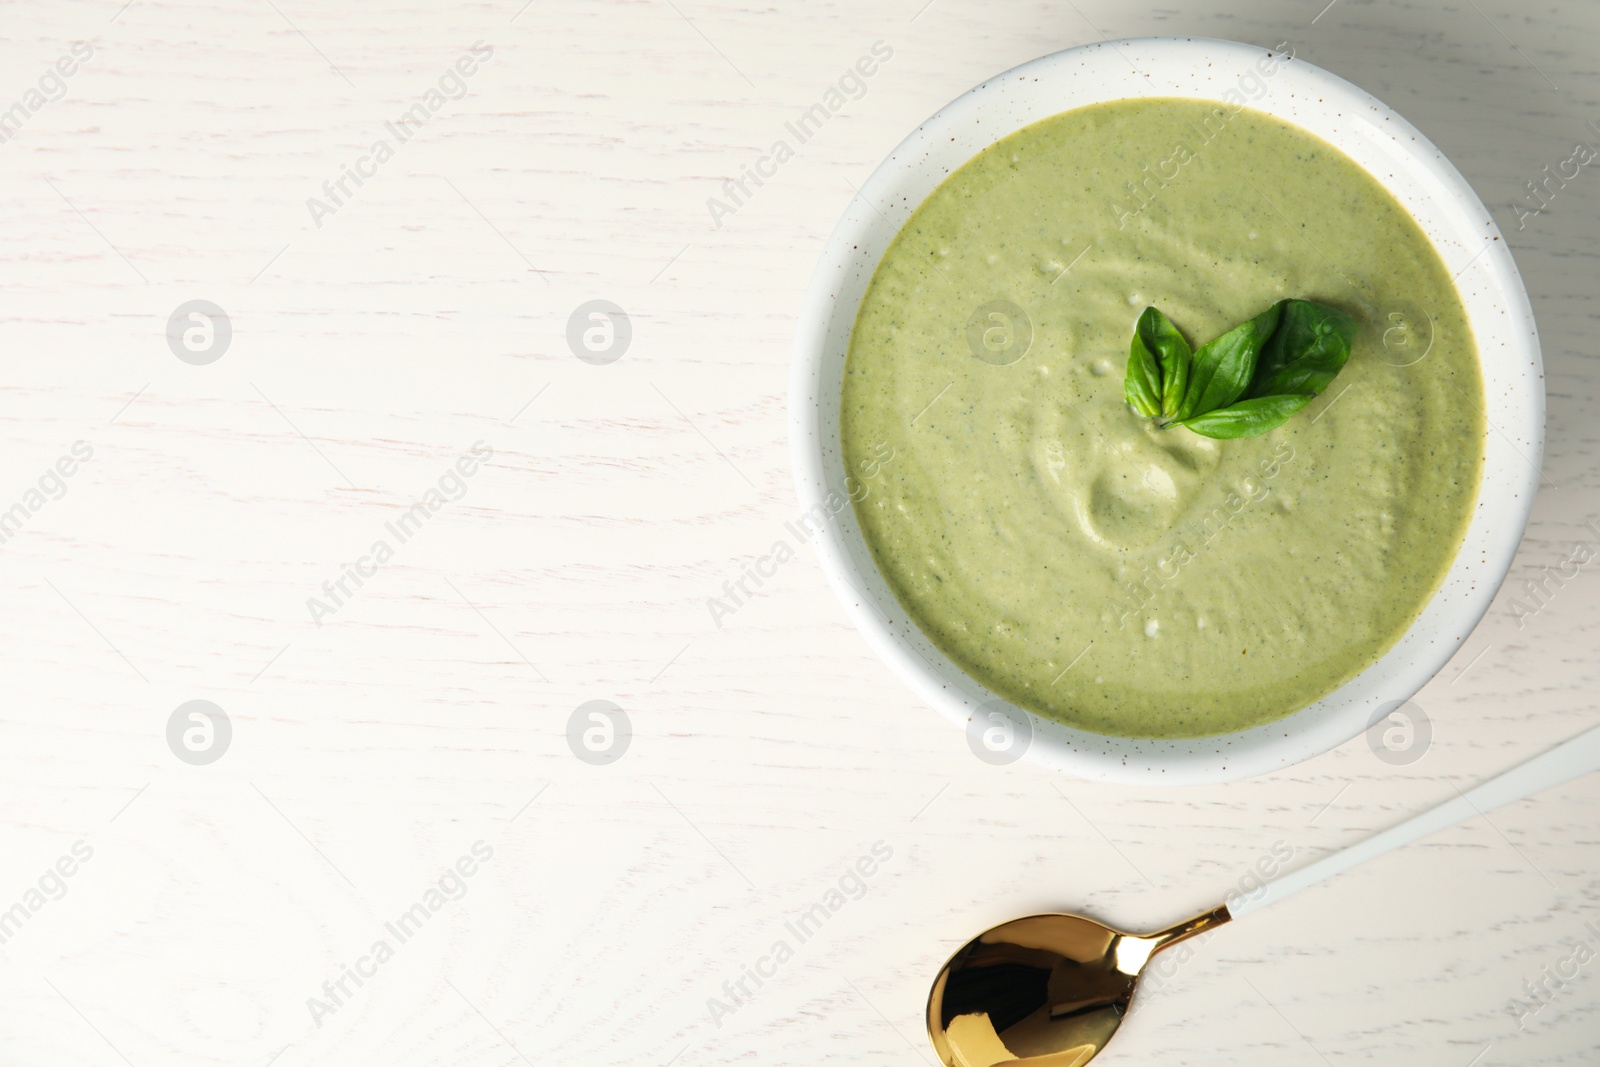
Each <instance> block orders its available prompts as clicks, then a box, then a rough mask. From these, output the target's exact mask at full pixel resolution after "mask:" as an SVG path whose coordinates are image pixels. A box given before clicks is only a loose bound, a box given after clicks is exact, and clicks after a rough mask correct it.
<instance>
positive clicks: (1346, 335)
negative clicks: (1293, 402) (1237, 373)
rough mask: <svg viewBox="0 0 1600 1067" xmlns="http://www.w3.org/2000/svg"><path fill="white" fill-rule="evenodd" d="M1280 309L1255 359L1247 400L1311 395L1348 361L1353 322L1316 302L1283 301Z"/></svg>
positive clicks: (1352, 335) (1338, 312) (1354, 332)
mask: <svg viewBox="0 0 1600 1067" xmlns="http://www.w3.org/2000/svg"><path fill="white" fill-rule="evenodd" d="M1280 306H1281V307H1282V308H1283V315H1282V317H1281V318H1280V319H1279V320H1278V328H1277V329H1276V330H1274V331H1273V333H1272V336H1271V337H1270V338H1269V339H1268V340H1267V343H1266V345H1265V346H1264V347H1263V348H1262V349H1261V356H1260V358H1259V359H1257V360H1256V371H1255V377H1254V378H1252V379H1251V381H1250V391H1249V392H1248V393H1247V394H1246V395H1247V396H1251V397H1259V396H1278V395H1281V394H1284V393H1308V394H1311V395H1315V394H1317V393H1320V392H1322V391H1323V390H1324V389H1326V388H1327V387H1328V383H1329V382H1331V381H1333V378H1334V375H1336V374H1338V373H1339V371H1340V370H1341V369H1343V367H1344V365H1345V361H1346V360H1348V359H1349V358H1350V344H1351V342H1352V341H1354V340H1355V336H1356V325H1357V324H1356V320H1355V319H1353V318H1351V317H1350V316H1349V315H1346V314H1345V313H1344V312H1342V311H1340V310H1339V309H1338V308H1336V307H1329V306H1328V305H1327V304H1319V303H1317V302H1316V301H1314V300H1285V301H1282V302H1281V305H1280Z"/></svg>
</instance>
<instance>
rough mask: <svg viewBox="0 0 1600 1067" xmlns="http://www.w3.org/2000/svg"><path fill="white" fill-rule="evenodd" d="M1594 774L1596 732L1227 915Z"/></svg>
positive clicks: (1599, 748)
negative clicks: (1543, 791)
mask: <svg viewBox="0 0 1600 1067" xmlns="http://www.w3.org/2000/svg"><path fill="white" fill-rule="evenodd" d="M1594 770H1600V727H1596V728H1594V729H1593V730H1590V731H1589V732H1588V733H1584V734H1580V735H1578V736H1577V737H1574V738H1573V739H1572V740H1570V741H1566V742H1563V743H1562V744H1559V745H1557V746H1556V747H1555V748H1552V749H1551V750H1550V751H1548V752H1546V753H1544V754H1543V755H1539V756H1535V757H1533V759H1531V760H1529V761H1528V762H1526V763H1524V764H1521V765H1520V766H1517V767H1513V768H1512V769H1511V770H1509V771H1506V772H1505V773H1504V774H1502V775H1500V776H1499V777H1496V778H1491V779H1489V780H1488V781H1487V782H1484V783H1483V784H1482V785H1479V786H1476V787H1474V788H1472V789H1469V790H1468V791H1467V792H1465V793H1462V794H1460V795H1458V796H1455V797H1453V798H1451V799H1450V800H1447V801H1445V802H1444V803H1443V804H1440V805H1439V806H1438V807H1436V808H1433V809H1432V810H1430V811H1425V812H1423V813H1422V814H1421V815H1417V816H1414V817H1413V818H1410V819H1407V820H1406V821H1405V822H1403V823H1401V824H1400V825H1399V826H1395V827H1391V828H1390V829H1388V830H1385V831H1383V832H1382V833H1380V834H1376V835H1374V836H1372V837H1369V838H1367V839H1366V840H1365V841H1361V842H1359V843H1357V844H1354V845H1351V846H1350V847H1349V848H1346V849H1343V850H1341V851H1339V852H1335V853H1333V854H1332V855H1331V856H1324V857H1322V858H1321V859H1320V860H1317V861H1316V862H1315V863H1312V864H1309V865H1307V866H1305V867H1302V868H1300V869H1299V870H1298V871H1294V872H1292V873H1290V874H1286V875H1284V876H1283V877H1282V878H1279V879H1276V880H1275V881H1272V882H1269V883H1267V886H1266V889H1265V891H1263V892H1258V893H1256V894H1254V895H1252V896H1246V897H1241V898H1240V899H1238V900H1237V901H1235V902H1231V903H1229V905H1228V912H1229V914H1231V915H1232V916H1233V917H1234V918H1235V919H1239V918H1242V917H1244V916H1246V915H1248V914H1250V913H1251V912H1253V911H1259V910H1260V909H1262V908H1264V907H1266V906H1267V905H1268V904H1275V903H1277V902H1278V901H1280V900H1282V899H1283V898H1284V897H1286V896H1289V895H1290V894H1292V893H1296V892H1298V891H1299V890H1302V889H1304V888H1306V886H1310V885H1316V884H1317V883H1318V882H1320V881H1322V880H1323V879H1324V878H1328V877H1331V876H1332V875H1335V874H1339V873H1340V872H1342V871H1347V870H1349V869H1350V868H1351V867H1354V866H1355V865H1356V864H1358V863H1365V862H1366V861H1367V860H1370V859H1372V858H1373V857H1375V856H1381V855H1383V854H1384V853H1385V852H1388V851H1389V850H1390V849H1393V848H1399V847H1400V846H1401V845H1406V844H1410V843H1411V842H1412V841H1415V840H1417V839H1418V838H1421V837H1427V836H1428V835H1429V834H1431V833H1433V832H1434V831H1435V830H1443V829H1444V828H1445V827H1447V826H1454V825H1455V824H1456V823H1458V822H1462V821H1464V820H1466V819H1470V818H1471V817H1472V816H1474V815H1479V814H1482V813H1483V812H1486V811H1492V810H1494V809H1495V808H1498V807H1499V806H1500V805H1502V804H1509V803H1510V802H1511V801H1513V800H1521V799H1523V798H1524V797H1530V796H1532V795H1533V794H1535V793H1537V792H1540V791H1541V790H1545V789H1549V788H1550V787H1551V786H1556V785H1560V784H1561V783H1562V782H1570V781H1572V779H1574V778H1578V777H1580V776H1582V775H1585V774H1588V773H1589V772H1590V771H1594Z"/></svg>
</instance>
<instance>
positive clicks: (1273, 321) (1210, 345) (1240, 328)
mask: <svg viewBox="0 0 1600 1067" xmlns="http://www.w3.org/2000/svg"><path fill="white" fill-rule="evenodd" d="M1283 305H1284V301H1282V300H1280V301H1278V302H1277V303H1276V304H1273V305H1272V306H1271V307H1269V308H1268V309H1267V310H1265V311H1263V312H1262V313H1261V314H1259V315H1257V316H1256V317H1255V318H1253V319H1249V320H1248V321H1245V322H1241V323H1240V324H1239V325H1237V326H1235V327H1234V328H1233V329H1231V330H1229V331H1228V332H1227V333H1225V334H1223V335H1222V336H1221V337H1218V338H1217V339H1216V340H1214V341H1210V342H1207V343H1206V344H1204V345H1202V346H1201V347H1200V351H1198V352H1196V353H1195V354H1194V365H1193V367H1192V368H1191V370H1190V371H1189V385H1188V388H1187V389H1185V390H1184V394H1183V402H1182V403H1181V404H1179V405H1178V410H1177V411H1176V412H1175V413H1174V415H1173V418H1174V419H1175V420H1176V421H1179V422H1182V421H1183V420H1185V419H1188V418H1192V417H1194V416H1195V415H1204V414H1205V413H1206V412H1208V411H1215V410H1216V409H1217V408H1225V407H1227V406H1228V405H1229V404H1231V403H1233V402H1234V401H1235V400H1238V399H1239V398H1240V397H1242V396H1244V392H1245V390H1246V389H1248V388H1249V387H1250V379H1251V378H1252V377H1253V376H1254V375H1255V372H1256V357H1257V356H1258V355H1259V354H1260V352H1261V349H1262V346H1263V345H1265V344H1266V343H1267V339H1268V338H1269V337H1271V336H1272V331H1273V330H1274V329H1275V328H1276V327H1277V325H1278V317H1279V315H1280V314H1282V311H1283Z"/></svg>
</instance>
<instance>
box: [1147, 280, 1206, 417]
mask: <svg viewBox="0 0 1600 1067" xmlns="http://www.w3.org/2000/svg"><path fill="white" fill-rule="evenodd" d="M1134 335H1135V338H1136V339H1137V340H1138V341H1139V342H1140V343H1142V344H1143V345H1144V347H1145V348H1146V349H1148V350H1149V351H1150V352H1152V353H1154V354H1155V357H1156V359H1157V360H1158V361H1159V362H1160V364H1161V379H1160V381H1161V388H1160V389H1159V390H1158V393H1157V395H1158V396H1159V398H1160V401H1161V405H1160V406H1161V411H1160V414H1162V415H1165V416H1166V417H1167V418H1169V419H1170V418H1172V416H1173V415H1175V414H1177V411H1178V403H1179V402H1180V401H1181V400H1182V399H1183V394H1184V390H1185V389H1187V388H1188V385H1189V364H1190V362H1191V360H1192V359H1193V353H1192V351H1191V350H1190V348H1189V342H1188V341H1185V340H1184V339H1183V334H1181V333H1179V332H1178V328H1177V327H1176V326H1174V325H1172V320H1171V319H1169V318H1167V317H1166V316H1165V315H1163V314H1162V313H1161V312H1160V311H1158V310H1157V309H1155V308H1153V307H1147V308H1145V309H1144V314H1142V315H1140V316H1139V325H1138V326H1137V327H1136V329H1135V330H1134Z"/></svg>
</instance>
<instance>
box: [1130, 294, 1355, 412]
mask: <svg viewBox="0 0 1600 1067" xmlns="http://www.w3.org/2000/svg"><path fill="white" fill-rule="evenodd" d="M1355 335H1356V320H1355V319H1353V318H1351V317H1350V316H1349V315H1346V314H1345V313H1344V312H1342V311H1340V310H1339V309H1338V308H1335V307H1329V306H1328V305H1327V304H1319V303H1317V302H1316V301H1314V300H1280V301H1278V302H1277V303H1276V304H1273V305H1272V306H1271V307H1269V308H1268V309H1267V310H1265V311H1263V312H1262V313H1261V314H1259V315H1257V316H1256V317H1255V318H1253V319H1250V320H1248V321H1246V322H1242V323H1240V324H1239V325H1237V326H1235V327H1234V328H1233V329H1231V330H1229V331H1228V332H1227V333H1225V334H1223V335H1222V336H1221V337H1218V338H1217V339H1216V340H1214V341H1211V342H1209V343H1207V344H1205V345H1202V346H1201V347H1200V350H1199V351H1198V352H1191V351H1190V348H1189V343H1188V342H1187V341H1185V340H1184V339H1183V335H1182V334H1181V333H1179V332H1178V328H1177V327H1176V326H1174V325H1173V324H1172V320H1171V319H1169V318H1167V317H1166V316H1165V315H1163V314H1162V313H1161V312H1160V311H1158V310H1156V309H1155V308H1153V307H1149V308H1145V309H1144V314H1142V315H1140V316H1139V322H1138V325H1137V326H1136V327H1135V328H1134V332H1133V343H1132V345H1131V346H1130V347H1129V351H1128V373H1127V377H1126V379H1125V380H1124V381H1123V395H1124V396H1125V397H1126V398H1127V401H1128V404H1129V405H1130V406H1131V407H1132V408H1133V410H1135V411H1137V412H1138V413H1139V414H1141V415H1143V416H1145V417H1146V418H1151V419H1155V420H1156V426H1157V427H1158V428H1160V429H1165V428H1166V427H1168V426H1171V425H1174V424H1176V425H1179V426H1186V427H1188V428H1189V429H1191V430H1193V431H1194V432H1195V433H1198V434H1204V435H1205V436H1207V437H1218V438H1234V437H1257V436H1260V435H1261V434H1264V433H1266V432H1267V431H1268V430H1271V429H1274V428H1275V427H1278V426H1281V425H1283V423H1284V422H1285V421H1287V420H1288V418H1289V417H1290V416H1291V415H1293V414H1294V413H1295V412H1297V411H1299V410H1300V409H1301V408H1303V407H1305V406H1306V405H1307V404H1309V403H1311V400H1312V398H1313V397H1315V396H1316V395H1317V394H1318V393H1320V392H1322V391H1323V390H1324V389H1326V388H1327V387H1328V383H1329V382H1331V381H1333V378H1334V375H1336V374H1338V373H1339V371H1340V370H1341V369H1342V368H1343V367H1344V365H1345V361H1346V360H1348V359H1349V358H1350V343H1351V342H1352V341H1353V340H1354V339H1355Z"/></svg>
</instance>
